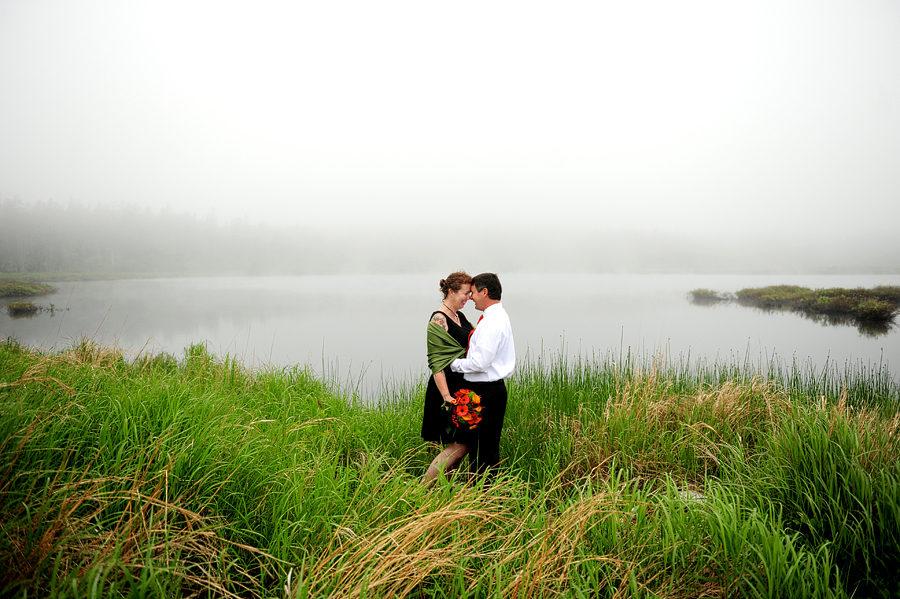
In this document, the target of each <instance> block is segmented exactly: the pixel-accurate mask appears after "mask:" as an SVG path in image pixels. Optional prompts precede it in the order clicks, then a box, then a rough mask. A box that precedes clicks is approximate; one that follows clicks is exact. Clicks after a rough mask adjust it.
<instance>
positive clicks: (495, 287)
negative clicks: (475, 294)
mask: <svg viewBox="0 0 900 599" xmlns="http://www.w3.org/2000/svg"><path fill="white" fill-rule="evenodd" d="M472 285H473V286H474V287H475V289H477V290H478V291H481V290H482V289H487V290H488V297H489V298H491V299H492V300H497V301H498V302H499V301H500V295H501V294H502V293H503V286H502V285H500V279H499V277H497V275H495V274H494V273H492V272H483V273H481V274H480V275H476V276H475V277H473V278H472Z"/></svg>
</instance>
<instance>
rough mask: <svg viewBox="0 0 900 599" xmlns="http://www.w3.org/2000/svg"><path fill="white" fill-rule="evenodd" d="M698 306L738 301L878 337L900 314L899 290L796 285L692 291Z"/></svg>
mask: <svg viewBox="0 0 900 599" xmlns="http://www.w3.org/2000/svg"><path fill="white" fill-rule="evenodd" d="M690 296H691V301H692V302H694V303H695V304H700V305H708V304H715V303H719V302H732V301H734V302H737V303H739V304H741V305H742V306H750V307H754V308H759V309H761V310H773V311H774V310H790V311H794V312H799V313H801V314H803V315H804V316H806V317H808V318H811V319H813V320H816V321H818V322H823V323H827V324H852V325H854V326H856V327H858V328H859V330H860V332H862V333H864V334H871V335H878V334H883V333H885V332H887V331H888V330H890V328H891V325H892V324H893V322H894V319H895V317H896V315H897V313H898V312H900V287H897V286H884V285H882V286H878V287H875V288H873V289H843V288H832V289H809V288H807V287H799V286H796V285H775V286H771V287H759V288H748V289H741V290H740V291H738V292H736V293H733V294H732V293H727V292H718V291H713V290H711V289H694V290H693V291H691V292H690Z"/></svg>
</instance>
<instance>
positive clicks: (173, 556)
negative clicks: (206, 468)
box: [0, 465, 278, 597]
mask: <svg viewBox="0 0 900 599" xmlns="http://www.w3.org/2000/svg"><path fill="white" fill-rule="evenodd" d="M90 469H91V466H90V465H88V466H87V467H85V468H84V469H83V470H82V471H81V472H72V471H66V470H64V469H60V470H58V471H57V472H55V473H53V474H52V476H50V477H48V478H50V480H49V481H48V482H47V484H46V486H43V487H39V486H38V485H37V484H36V482H37V479H38V478H43V477H36V478H35V484H33V485H32V488H31V491H30V492H29V495H28V497H27V498H26V500H25V501H24V502H22V503H21V505H20V506H18V507H13V506H9V505H5V506H3V507H4V509H3V510H2V514H3V522H2V525H3V526H2V527H3V534H4V535H5V536H6V539H7V542H6V543H4V544H3V547H5V548H6V549H5V551H3V552H2V553H0V564H2V565H3V567H0V571H2V574H0V588H7V589H12V588H18V589H21V590H26V591H27V592H29V593H33V594H35V595H38V596H40V595H43V594H45V593H46V592H47V591H48V589H49V586H50V585H51V584H52V579H57V580H59V579H67V578H69V577H70V576H74V577H76V578H82V577H84V576H85V575H87V574H88V573H90V572H97V571H100V570H106V571H107V572H111V571H117V572H118V573H119V574H118V576H115V575H112V576H111V575H110V574H109V573H107V575H106V580H107V582H109V581H110V580H111V579H116V578H118V580H119V581H120V582H126V581H125V580H124V577H126V576H128V577H129V578H132V579H133V578H134V577H137V576H139V572H140V570H141V569H142V568H155V569H157V570H165V571H168V572H170V573H171V574H172V575H173V578H175V579H177V580H180V581H181V592H183V593H184V594H185V595H190V594H192V593H196V592H198V591H202V592H204V593H209V594H211V595H212V596H223V597H238V596H245V595H246V594H247V593H250V592H253V591H255V590H257V589H258V588H259V585H258V581H257V579H256V578H255V577H254V576H253V575H252V574H251V573H250V572H248V571H247V570H246V569H244V568H240V567H238V566H236V565H235V564H236V563H237V562H236V560H234V559H231V558H229V557H228V555H229V552H230V551H233V550H234V549H235V548H237V549H240V550H241V551H243V552H244V554H245V555H250V556H255V558H256V563H257V564H258V566H259V568H260V569H262V570H267V571H270V572H274V570H275V568H277V567H278V564H277V563H276V562H277V560H275V559H274V558H272V557H271V556H269V555H267V554H265V553H264V552H262V551H259V550H258V549H256V548H253V547H249V546H246V545H240V544H236V543H233V542H230V541H228V540H226V539H225V538H223V537H222V536H221V535H220V534H219V532H220V530H221V529H222V528H223V524H222V523H221V522H219V521H217V520H216V519H214V518H209V517H204V516H201V515H200V514H198V513H196V512H193V511H191V510H189V509H186V508H185V507H183V505H186V504H189V503H191V501H190V498H188V497H177V498H173V499H169V498H168V471H166V472H165V473H164V474H163V475H162V476H158V477H157V478H156V479H154V480H145V479H144V475H145V474H146V473H144V474H142V475H140V476H136V477H135V478H121V477H108V476H107V477H100V478H95V477H92V476H91V475H90V474H89V472H90ZM148 488H149V489H152V491H151V492H150V493H149V494H147V493H145V492H142V489H148ZM4 495H5V493H4ZM0 505H2V503H0ZM229 561H230V562H231V563H230V564H229V566H228V567H227V568H223V564H226V563H228V562H229ZM229 571H230V573H231V575H230V576H229V575H228V574H227V573H228V572H229Z"/></svg>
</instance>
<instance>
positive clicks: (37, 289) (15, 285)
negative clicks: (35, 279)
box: [0, 281, 56, 297]
mask: <svg viewBox="0 0 900 599" xmlns="http://www.w3.org/2000/svg"><path fill="white" fill-rule="evenodd" d="M54 291H56V287H54V286H53V285H48V284H47V283H32V282H30V281H0V297H31V296H33V295H46V294H48V293H53V292H54Z"/></svg>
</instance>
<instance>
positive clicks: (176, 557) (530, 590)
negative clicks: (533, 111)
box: [0, 341, 900, 597]
mask: <svg viewBox="0 0 900 599" xmlns="http://www.w3.org/2000/svg"><path fill="white" fill-rule="evenodd" d="M509 388H510V398H511V401H510V405H509V408H508V412H507V421H506V429H505V432H504V437H503V442H502V446H501V451H502V453H503V455H504V456H505V458H506V462H505V463H504V465H503V466H502V467H501V468H500V470H499V471H498V472H497V473H496V476H495V477H494V478H492V479H469V478H467V477H466V476H465V475H464V474H462V473H459V474H456V475H454V476H451V477H450V478H449V480H442V481H440V482H439V484H438V485H437V486H436V487H434V488H432V489H426V488H424V487H423V486H422V485H421V484H420V482H419V480H420V477H421V474H422V473H423V472H424V470H425V467H426V465H427V464H428V462H429V461H430V460H431V458H432V457H433V455H434V453H435V451H436V448H435V447H434V446H431V445H429V444H425V443H422V442H421V440H420V439H419V436H418V432H419V425H420V420H419V418H420V411H421V406H422V398H423V395H424V384H423V382H422V381H420V380H413V381H406V382H397V383H391V382H387V383H385V384H384V385H383V389H382V394H383V397H382V398H381V401H379V402H375V403H366V402H362V401H360V400H359V399H358V398H355V397H354V396H353V395H352V393H339V392H335V389H334V386H333V385H332V384H331V383H330V382H329V381H323V380H321V379H318V378H316V377H315V376H313V375H312V374H311V372H310V371H308V370H306V369H303V368H300V367H293V368H283V369H272V368H269V369H260V370H250V369H247V368H245V367H244V366H242V365H241V364H240V363H238V362H236V361H235V360H233V359H231V358H229V357H224V358H220V357H217V356H214V355H212V354H210V353H209V352H208V351H207V350H206V349H205V348H204V347H203V346H199V345H198V346H191V347H189V348H187V349H186V350H185V353H184V355H183V356H182V357H181V358H175V357H174V356H171V355H165V354H164V355H158V356H138V357H126V356H124V355H123V354H122V353H121V352H120V351H119V350H117V349H116V348H115V347H102V346H99V345H97V344H95V343H92V342H90V341H82V342H80V343H77V344H75V345H74V346H73V347H72V348H71V349H69V350H67V351H63V352H58V353H47V352H41V351H38V350H33V349H28V348H24V347H21V346H19V345H16V344H15V343H12V342H7V343H4V344H2V345H0V410H2V414H3V417H2V418H0V473H2V478H0V523H2V529H3V535H2V537H0V573H2V574H0V595H3V596H20V597H26V596H35V595H41V596H50V597H99V596H135V597H156V596H192V595H203V596H225V597H230V596H241V597H247V596H250V597H409V596H411V597H553V596H561V597H562V596H570V597H649V596H668V597H701V596H740V597H744V596H747V597H783V596H791V597H849V596H851V595H855V596H879V595H880V596H892V594H896V593H898V592H900V588H898V586H897V582H896V581H895V576H894V575H895V572H896V569H897V566H898V565H900V553H898V547H900V508H898V505H900V501H898V499H900V497H898V494H900V472H898V468H897V463H898V458H900V455H898V452H900V445H898V441H897V437H898V427H900V411H898V409H897V406H898V400H900V394H898V386H897V383H896V382H895V381H894V380H893V379H892V378H891V376H890V374H889V372H888V371H887V369H885V368H882V367H880V366H879V367H875V368H870V367H865V368H863V367H854V368H849V367H845V368H843V369H839V368H836V367H834V365H829V366H828V367H826V368H823V369H820V370H814V369H811V368H803V367H801V366H798V365H797V364H784V365H779V364H776V363H774V362H773V363H768V364H755V365H754V364H749V363H747V362H743V363H738V364H722V363H715V364H709V363H692V362H690V360H688V359H686V358H685V359H681V358H679V359H676V360H667V359H664V358H661V357H650V358H647V357H643V356H636V355H633V354H632V353H631V352H624V353H620V355H618V356H613V355H600V356H590V357H582V358H576V359H569V358H566V357H559V356H557V357H553V356H551V357H549V358H548V357H546V356H536V357H534V358H529V359H528V360H527V361H526V362H525V363H523V364H522V365H520V367H519V369H518V372H517V374H516V375H515V376H514V378H513V379H512V380H511V381H510V384H509Z"/></svg>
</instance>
